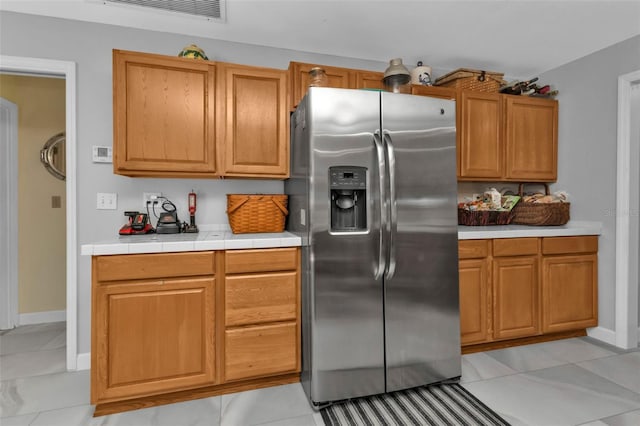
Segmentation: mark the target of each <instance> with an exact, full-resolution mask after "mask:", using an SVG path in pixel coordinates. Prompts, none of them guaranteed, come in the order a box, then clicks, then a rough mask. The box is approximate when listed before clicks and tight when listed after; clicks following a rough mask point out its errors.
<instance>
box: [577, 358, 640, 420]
mask: <svg viewBox="0 0 640 426" xmlns="http://www.w3.org/2000/svg"><path fill="white" fill-rule="evenodd" d="M621 355H624V354H621ZM618 356H619V355H618ZM599 359H602V358H599ZM580 362H586V361H580ZM573 365H575V366H576V367H578V368H580V369H582V370H584V371H586V372H588V373H591V374H595V375H596V376H598V377H600V378H601V379H604V380H607V381H608V382H609V383H613V384H614V385H616V386H620V387H621V388H625V389H626V390H628V391H630V392H632V393H634V394H636V395H638V398H639V401H640V392H638V391H636V390H634V389H631V388H628V387H626V386H625V385H623V384H622V383H618V382H614V381H613V380H611V379H610V378H608V377H605V376H603V375H601V374H598V373H596V372H595V371H591V370H589V369H588V368H584V367H583V366H581V365H578V364H576V363H574V364H573ZM638 409H640V406H639V408H638ZM632 411H634V410H632Z"/></svg>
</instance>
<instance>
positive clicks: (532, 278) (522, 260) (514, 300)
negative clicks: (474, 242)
mask: <svg viewBox="0 0 640 426" xmlns="http://www.w3.org/2000/svg"><path fill="white" fill-rule="evenodd" d="M538 292H539V285H538V258H537V257H536V256H517V257H500V258H496V257H494V258H493V327H494V331H493V333H494V338H495V339H507V338H515V337H525V336H533V335H536V334H539V331H540V326H539V324H540V321H539V312H540V311H539V296H538Z"/></svg>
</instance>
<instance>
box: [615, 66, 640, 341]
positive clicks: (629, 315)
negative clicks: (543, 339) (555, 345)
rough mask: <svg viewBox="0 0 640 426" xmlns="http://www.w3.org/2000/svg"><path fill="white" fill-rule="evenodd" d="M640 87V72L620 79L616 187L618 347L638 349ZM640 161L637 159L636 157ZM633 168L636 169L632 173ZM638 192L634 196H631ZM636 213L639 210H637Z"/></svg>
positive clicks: (616, 319)
mask: <svg viewBox="0 0 640 426" xmlns="http://www.w3.org/2000/svg"><path fill="white" fill-rule="evenodd" d="M636 85H640V70H638V71H634V72H631V73H628V74H624V75H621V76H619V77H618V143H617V145H618V146H617V185H616V257H615V259H616V302H615V309H616V310H615V314H616V318H615V335H616V336H615V338H616V342H615V344H616V346H618V347H621V348H625V349H631V348H635V347H637V346H638V334H640V331H639V330H638V278H639V275H638V265H637V262H636V261H635V260H632V259H630V257H629V253H636V254H637V253H638V249H639V244H640V236H639V235H638V232H639V226H638V223H632V222H631V219H632V218H633V219H634V220H635V221H636V222H637V221H638V219H639V218H638V214H637V213H638V212H637V210H636V211H635V212H634V211H632V210H634V209H633V207H632V206H631V200H636V199H637V197H638V193H637V191H638V184H639V182H638V175H639V171H638V164H637V163H635V164H632V162H633V160H632V158H631V154H632V152H635V153H636V154H637V153H638V150H640V147H638V146H632V141H631V123H632V121H631V90H633V86H636ZM636 158H637V155H636ZM632 167H633V168H634V169H633V170H632ZM632 191H635V192H632ZM635 209H637V206H636V207H635Z"/></svg>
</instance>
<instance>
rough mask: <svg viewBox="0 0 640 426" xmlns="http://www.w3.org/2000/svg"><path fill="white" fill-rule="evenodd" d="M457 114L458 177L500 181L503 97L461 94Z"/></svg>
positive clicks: (501, 170)
mask: <svg viewBox="0 0 640 426" xmlns="http://www.w3.org/2000/svg"><path fill="white" fill-rule="evenodd" d="M457 112H458V135H459V137H458V174H459V178H460V179H461V180H473V179H491V180H496V179H500V178H501V177H502V174H503V149H504V148H503V141H502V138H503V132H502V98H501V97H500V95H499V94H497V93H483V92H471V91H462V92H460V96H459V97H458V107H457Z"/></svg>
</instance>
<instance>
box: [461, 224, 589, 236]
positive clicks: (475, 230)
mask: <svg viewBox="0 0 640 426" xmlns="http://www.w3.org/2000/svg"><path fill="white" fill-rule="evenodd" d="M601 233H602V223H600V222H582V221H572V220H570V221H569V222H568V223H567V224H566V225H560V226H528V225H496V226H463V225H460V226H458V239H459V240H480V239H485V238H487V239H491V238H520V237H568V236H577V235H600V234H601Z"/></svg>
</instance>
